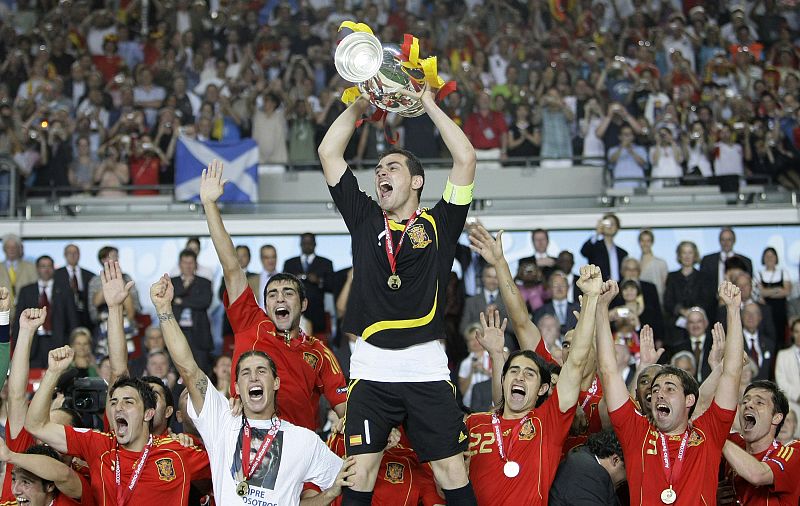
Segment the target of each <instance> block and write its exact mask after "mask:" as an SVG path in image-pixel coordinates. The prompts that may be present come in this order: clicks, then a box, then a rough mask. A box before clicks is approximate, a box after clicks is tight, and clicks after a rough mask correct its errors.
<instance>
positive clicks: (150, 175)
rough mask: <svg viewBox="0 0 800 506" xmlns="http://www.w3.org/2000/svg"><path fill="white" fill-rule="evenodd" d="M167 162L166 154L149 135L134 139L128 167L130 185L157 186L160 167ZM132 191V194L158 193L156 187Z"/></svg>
mask: <svg viewBox="0 0 800 506" xmlns="http://www.w3.org/2000/svg"><path fill="white" fill-rule="evenodd" d="M167 163H168V161H167V157H166V155H165V154H164V153H163V152H162V151H161V149H160V148H159V147H158V146H156V145H155V144H154V143H153V141H152V139H151V138H150V136H149V135H145V136H143V137H142V138H141V139H138V140H136V141H134V143H133V153H131V157H130V160H129V169H128V170H129V174H130V179H131V185H132V186H134V187H136V186H151V187H152V186H157V185H158V183H159V178H160V174H161V167H162V166H164V165H167ZM132 193H133V195H158V189H157V188H146V189H135V190H133V192H132Z"/></svg>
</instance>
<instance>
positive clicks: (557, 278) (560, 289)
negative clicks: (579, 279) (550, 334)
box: [533, 271, 580, 335]
mask: <svg viewBox="0 0 800 506" xmlns="http://www.w3.org/2000/svg"><path fill="white" fill-rule="evenodd" d="M547 283H548V285H549V286H550V293H551V294H552V296H553V298H552V299H551V300H550V302H547V303H546V304H545V305H544V306H542V307H540V308H539V309H537V310H536V311H535V312H534V313H533V321H534V322H538V321H539V319H540V318H541V317H542V316H544V315H546V314H549V315H553V316H555V317H556V319H557V320H558V322H559V323H560V324H561V335H564V334H566V333H567V331H568V330H571V329H574V328H575V325H577V324H578V319H577V318H575V314H574V313H573V311H579V310H580V305H578V304H576V303H575V302H569V301H568V300H567V290H568V287H569V285H568V284H567V276H566V275H565V274H564V273H563V272H561V271H555V272H554V273H553V274H552V275H551V276H550V279H549V280H548V282H547Z"/></svg>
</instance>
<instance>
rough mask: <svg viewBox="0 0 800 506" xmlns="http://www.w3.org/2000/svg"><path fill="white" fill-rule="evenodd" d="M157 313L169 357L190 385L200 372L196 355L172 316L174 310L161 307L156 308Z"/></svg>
mask: <svg viewBox="0 0 800 506" xmlns="http://www.w3.org/2000/svg"><path fill="white" fill-rule="evenodd" d="M156 311H158V319H159V323H160V325H161V333H162V334H163V335H164V343H165V344H166V345H167V350H169V356H170V358H172V362H173V363H174V364H175V368H176V369H178V373H180V375H181V376H182V377H183V378H184V380H186V381H187V384H188V383H189V380H190V379H192V378H193V377H194V376H196V375H197V373H198V372H199V371H200V368H199V367H198V366H197V362H195V360H194V355H192V349H191V348H190V347H189V343H188V341H187V340H186V336H185V335H184V334H183V331H182V330H181V328H180V326H179V325H178V321H177V320H176V319H175V315H174V314H172V310H171V309H170V308H166V307H159V308H156Z"/></svg>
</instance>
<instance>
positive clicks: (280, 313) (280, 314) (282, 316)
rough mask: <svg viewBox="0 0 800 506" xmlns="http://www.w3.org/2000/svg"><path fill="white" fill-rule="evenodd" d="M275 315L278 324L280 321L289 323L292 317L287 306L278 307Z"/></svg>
mask: <svg viewBox="0 0 800 506" xmlns="http://www.w3.org/2000/svg"><path fill="white" fill-rule="evenodd" d="M274 313H275V321H276V322H278V321H289V318H290V316H291V312H290V311H289V308H288V307H287V306H285V305H278V306H276V307H275V311H274Z"/></svg>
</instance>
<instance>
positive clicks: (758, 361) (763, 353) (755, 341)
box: [742, 302, 776, 379]
mask: <svg viewBox="0 0 800 506" xmlns="http://www.w3.org/2000/svg"><path fill="white" fill-rule="evenodd" d="M762 318H763V315H762V314H761V308H760V307H759V306H758V304H756V303H754V302H750V303H746V304H745V305H744V307H743V308H742V331H743V332H744V342H745V346H744V349H745V353H747V355H748V356H749V357H750V360H752V361H753V363H754V364H755V365H756V367H757V368H758V374H757V375H756V377H755V378H753V379H772V378H773V372H772V371H773V367H772V361H773V360H774V354H775V344H776V343H775V341H774V340H772V339H770V338H769V336H766V335H765V334H764V333H762V332H761V330H760V329H759V327H760V326H761V320H762Z"/></svg>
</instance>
